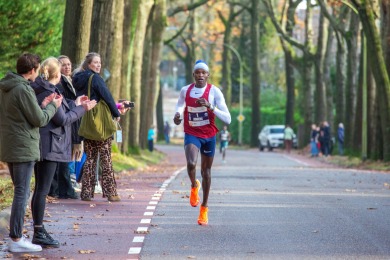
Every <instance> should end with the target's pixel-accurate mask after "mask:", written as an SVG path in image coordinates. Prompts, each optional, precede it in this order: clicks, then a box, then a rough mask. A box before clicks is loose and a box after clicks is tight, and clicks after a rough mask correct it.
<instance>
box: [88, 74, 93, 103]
mask: <svg viewBox="0 0 390 260" xmlns="http://www.w3.org/2000/svg"><path fill="white" fill-rule="evenodd" d="M92 78H93V74H92V75H91V76H90V77H89V80H88V98H89V99H91V85H92Z"/></svg>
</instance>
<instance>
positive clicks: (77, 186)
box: [73, 182, 81, 192]
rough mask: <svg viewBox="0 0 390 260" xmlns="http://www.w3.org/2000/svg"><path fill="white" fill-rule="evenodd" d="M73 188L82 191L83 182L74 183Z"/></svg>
mask: <svg viewBox="0 0 390 260" xmlns="http://www.w3.org/2000/svg"><path fill="white" fill-rule="evenodd" d="M73 189H74V190H75V191H77V192H80V191H81V184H80V183H77V182H76V183H75V184H74V185H73Z"/></svg>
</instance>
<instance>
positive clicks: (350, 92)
mask: <svg viewBox="0 0 390 260" xmlns="http://www.w3.org/2000/svg"><path fill="white" fill-rule="evenodd" d="M359 26H360V23H359V16H358V15H357V14H355V13H353V12H351V20H350V24H349V30H348V31H349V32H348V37H346V42H347V47H348V48H347V49H348V54H347V73H346V75H347V77H346V78H347V82H346V85H345V108H346V110H345V111H344V112H345V115H344V119H345V121H344V129H345V131H346V132H351V130H352V129H355V121H354V120H355V112H356V91H357V72H358V70H357V64H358V54H357V51H358V44H357V40H358V34H359ZM344 146H345V147H347V148H348V147H351V146H352V135H346V136H345V139H344Z"/></svg>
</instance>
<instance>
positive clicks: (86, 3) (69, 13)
mask: <svg viewBox="0 0 390 260" xmlns="http://www.w3.org/2000/svg"><path fill="white" fill-rule="evenodd" d="M92 6H93V0H67V1H66V9H65V17H64V26H63V32H62V45H61V54H63V55H67V56H68V57H69V59H70V60H71V62H72V63H73V66H72V67H73V68H76V67H77V66H78V65H79V64H80V63H81V62H82V60H83V59H84V57H85V55H86V54H87V53H88V51H89V37H90V33H91V19H92Z"/></svg>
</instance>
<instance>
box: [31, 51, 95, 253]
mask: <svg viewBox="0 0 390 260" xmlns="http://www.w3.org/2000/svg"><path fill="white" fill-rule="evenodd" d="M60 67H61V64H60V62H59V61H58V60H57V59H56V58H54V57H50V58H48V59H46V60H45V61H44V62H43V63H42V67H41V69H40V73H41V77H37V79H36V80H35V82H33V83H32V84H31V86H32V87H33V89H34V91H35V94H36V96H37V100H38V103H39V104H40V103H41V102H42V101H44V99H45V98H46V97H47V96H50V95H51V94H53V93H54V94H56V95H57V96H59V97H62V96H61V95H60V94H59V90H58V89H57V87H56V85H57V84H58V83H59V82H60V79H61V72H60ZM95 105H96V101H89V100H88V98H87V97H85V96H81V97H79V98H78V99H77V100H76V102H73V101H69V102H68V101H67V100H66V99H62V103H61V106H60V107H59V108H58V111H57V112H56V113H55V115H54V117H53V118H52V119H51V120H50V122H49V124H47V125H46V126H44V127H41V128H40V129H39V134H40V137H41V158H40V161H38V162H37V163H36V164H35V167H34V172H35V188H34V194H33V196H32V200H31V210H32V216H33V221H34V237H33V240H32V242H33V243H34V244H38V245H41V246H42V247H59V246H60V243H59V242H58V241H57V240H54V239H53V238H52V237H51V236H50V235H49V233H48V232H47V231H46V229H45V227H44V225H43V217H44V213H45V207H46V196H47V195H48V193H49V190H50V186H51V183H52V181H53V176H54V174H55V173H56V171H57V169H58V166H59V162H63V163H67V162H69V161H71V154H72V150H71V144H72V142H71V139H72V127H71V124H72V123H73V122H75V121H77V120H78V119H79V118H81V117H82V116H83V115H84V113H85V111H88V110H90V109H92V108H93V107H94V106H95Z"/></svg>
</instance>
